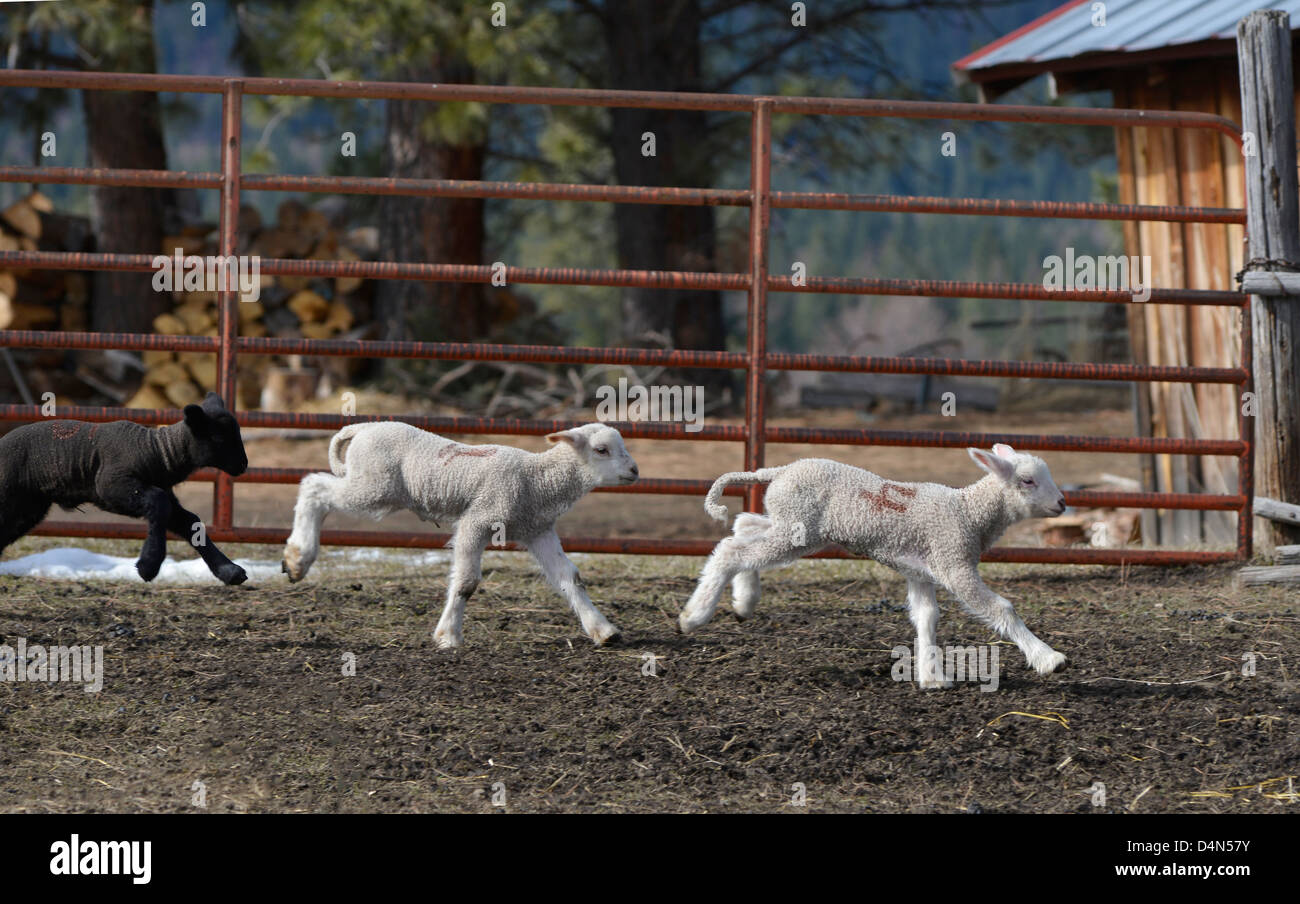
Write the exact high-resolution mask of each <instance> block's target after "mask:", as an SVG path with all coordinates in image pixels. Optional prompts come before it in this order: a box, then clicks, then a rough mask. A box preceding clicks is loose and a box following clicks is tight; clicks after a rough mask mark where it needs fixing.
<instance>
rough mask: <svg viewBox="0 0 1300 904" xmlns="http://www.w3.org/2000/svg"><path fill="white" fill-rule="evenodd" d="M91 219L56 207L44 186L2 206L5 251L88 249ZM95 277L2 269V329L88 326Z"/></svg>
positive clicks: (0, 234) (0, 245) (0, 246)
mask: <svg viewBox="0 0 1300 904" xmlns="http://www.w3.org/2000/svg"><path fill="white" fill-rule="evenodd" d="M89 235H90V228H89V224H88V223H87V222H86V221H85V220H84V219H83V218H80V217H70V216H66V215H60V214H57V213H55V211H54V205H53V204H52V203H51V202H50V199H49V198H47V197H46V196H45V195H43V194H41V193H40V192H39V191H33V192H32V193H30V194H29V195H27V196H26V197H24V198H20V199H19V200H17V201H15V202H14V203H12V204H10V205H9V206H8V207H6V208H4V210H0V251H37V250H42V251H84V250H86V247H87V245H86V242H87V240H88V238H89ZM89 299H90V282H89V280H88V279H87V277H86V274H84V273H63V272H60V271H57V270H33V269H20V268H13V269H8V270H0V330H57V329H62V330H84V329H86V325H87V323H88V322H89V311H88V303H89Z"/></svg>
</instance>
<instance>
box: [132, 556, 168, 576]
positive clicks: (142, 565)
mask: <svg viewBox="0 0 1300 904" xmlns="http://www.w3.org/2000/svg"><path fill="white" fill-rule="evenodd" d="M161 570H162V562H146V561H145V560H144V559H140V560H139V561H137V562H136V563H135V571H136V574H138V575H140V577H141V578H143V579H144V580H146V581H152V580H153V579H154V578H156V577H158V572H159V571H161Z"/></svg>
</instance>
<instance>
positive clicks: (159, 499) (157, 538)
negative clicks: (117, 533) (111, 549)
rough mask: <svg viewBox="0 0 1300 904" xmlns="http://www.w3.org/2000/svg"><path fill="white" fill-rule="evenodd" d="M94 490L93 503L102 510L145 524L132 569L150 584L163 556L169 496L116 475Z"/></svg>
mask: <svg viewBox="0 0 1300 904" xmlns="http://www.w3.org/2000/svg"><path fill="white" fill-rule="evenodd" d="M96 489H97V490H98V492H99V499H98V500H97V502H98V504H99V506H100V507H101V508H103V509H104V510H105V511H109V512H112V513H113V514H115V515H127V516H130V517H133V518H144V519H146V520H147V521H148V523H149V533H148V535H147V536H146V537H145V539H144V547H143V548H142V549H141V550H140V558H139V560H138V561H137V562H136V563H135V570H136V571H137V572H138V573H139V575H140V577H142V578H144V579H145V580H146V581H152V580H153V579H154V578H156V577H157V576H158V571H159V569H161V568H162V563H163V558H164V557H166V555H167V522H168V521H169V520H170V516H171V502H170V500H169V499H168V497H169V496H170V495H171V494H170V493H169V492H168V491H167V490H163V489H160V488H158V487H153V486H149V485H148V484H145V483H142V482H141V481H139V480H136V479H135V478H132V477H125V478H124V477H120V476H118V477H114V478H113V479H101V480H100V481H99V482H98V486H97V487H96Z"/></svg>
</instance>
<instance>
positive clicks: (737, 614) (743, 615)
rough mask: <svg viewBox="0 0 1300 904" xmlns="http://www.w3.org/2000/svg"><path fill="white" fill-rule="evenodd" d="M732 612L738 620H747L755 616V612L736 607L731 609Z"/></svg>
mask: <svg viewBox="0 0 1300 904" xmlns="http://www.w3.org/2000/svg"><path fill="white" fill-rule="evenodd" d="M731 614H732V616H734V617H735V619H736V621H738V622H747V621H749V620H750V619H751V618H753V616H754V613H753V612H739V611H737V610H735V609H732V610H731Z"/></svg>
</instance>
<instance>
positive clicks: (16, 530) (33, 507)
mask: <svg viewBox="0 0 1300 904" xmlns="http://www.w3.org/2000/svg"><path fill="white" fill-rule="evenodd" d="M51 504H52V503H51V502H50V500H48V499H23V500H19V501H17V502H15V501H14V500H11V499H8V498H6V499H4V500H3V501H2V502H0V553H2V552H4V551H5V549H6V548H7V547H8V546H9V544H10V543H13V542H14V541H15V540H19V539H22V538H23V537H24V536H26V535H27V533H28V532H29V531H30V530H31V529H32V528H33V527H35V526H36V525H38V524H40V523H41V522H42V521H44V520H45V516H46V514H48V513H49V511H50V505H51Z"/></svg>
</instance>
